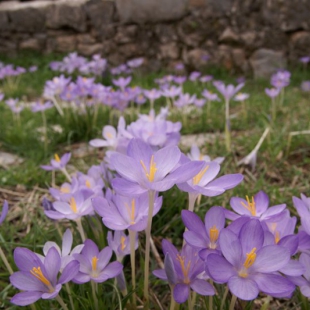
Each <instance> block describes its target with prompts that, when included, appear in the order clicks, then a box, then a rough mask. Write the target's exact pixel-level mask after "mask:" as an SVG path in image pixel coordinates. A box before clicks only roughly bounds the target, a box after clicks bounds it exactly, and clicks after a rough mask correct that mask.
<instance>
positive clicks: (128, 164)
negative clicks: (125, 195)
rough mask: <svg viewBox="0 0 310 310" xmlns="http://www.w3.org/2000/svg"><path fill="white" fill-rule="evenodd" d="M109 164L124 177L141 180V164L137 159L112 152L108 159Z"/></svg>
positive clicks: (130, 179) (135, 180)
mask: <svg viewBox="0 0 310 310" xmlns="http://www.w3.org/2000/svg"><path fill="white" fill-rule="evenodd" d="M110 162H111V165H112V166H113V167H114V168H115V170H116V171H117V172H118V173H119V174H120V175H121V176H122V177H123V178H125V179H127V180H129V181H133V182H139V181H140V180H141V174H142V173H141V172H140V171H141V170H142V166H141V165H139V164H138V163H137V161H136V160H135V159H133V158H131V157H129V156H126V155H123V154H120V153H114V154H113V156H112V157H111V159H110Z"/></svg>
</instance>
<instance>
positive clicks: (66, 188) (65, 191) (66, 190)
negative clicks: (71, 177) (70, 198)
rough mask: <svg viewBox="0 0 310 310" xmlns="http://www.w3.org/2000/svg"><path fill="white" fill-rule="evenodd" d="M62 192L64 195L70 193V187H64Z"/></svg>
mask: <svg viewBox="0 0 310 310" xmlns="http://www.w3.org/2000/svg"><path fill="white" fill-rule="evenodd" d="M60 191H61V192H62V193H64V194H67V193H70V188H69V187H68V186H62V187H61V188H60Z"/></svg>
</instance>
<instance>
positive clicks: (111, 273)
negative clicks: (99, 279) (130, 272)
mask: <svg viewBox="0 0 310 310" xmlns="http://www.w3.org/2000/svg"><path fill="white" fill-rule="evenodd" d="M122 270H123V265H122V264H121V263H120V262H112V263H110V264H109V265H108V266H107V267H106V268H104V270H103V271H102V273H103V274H104V275H106V276H107V277H108V279H111V278H114V277H116V276H117V275H119V274H120V273H121V272H122Z"/></svg>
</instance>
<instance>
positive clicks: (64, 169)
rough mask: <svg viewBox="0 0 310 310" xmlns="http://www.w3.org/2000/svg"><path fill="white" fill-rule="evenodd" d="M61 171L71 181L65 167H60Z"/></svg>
mask: <svg viewBox="0 0 310 310" xmlns="http://www.w3.org/2000/svg"><path fill="white" fill-rule="evenodd" d="M61 172H62V173H63V174H64V175H65V177H66V178H67V180H68V181H69V182H70V183H71V182H72V179H71V177H70V174H69V173H68V171H67V169H66V168H63V169H61Z"/></svg>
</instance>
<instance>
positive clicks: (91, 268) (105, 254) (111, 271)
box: [73, 239, 123, 284]
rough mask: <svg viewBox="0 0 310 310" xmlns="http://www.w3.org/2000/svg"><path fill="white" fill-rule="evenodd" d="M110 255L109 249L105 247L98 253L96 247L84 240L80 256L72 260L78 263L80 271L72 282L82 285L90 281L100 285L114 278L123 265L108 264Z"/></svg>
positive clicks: (76, 255)
mask: <svg viewBox="0 0 310 310" xmlns="http://www.w3.org/2000/svg"><path fill="white" fill-rule="evenodd" d="M112 253H113V252H112V249H111V248H110V247H105V248H104V249H102V250H101V251H100V252H99V249H98V247H97V245H96V244H95V243H94V242H93V241H92V240H90V239H86V240H85V242H84V248H83V250H82V252H81V254H74V258H75V259H76V260H78V261H79V262H80V269H79V273H78V274H77V275H76V276H75V277H74V279H73V282H75V283H78V284H82V283H86V282H89V281H90V280H92V281H94V282H97V283H102V282H104V281H106V280H108V279H111V278H115V277H116V276H117V275H119V274H120V273H121V272H122V270H123V265H122V264H121V263H119V262H112V263H109V261H110V259H111V257H112Z"/></svg>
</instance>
